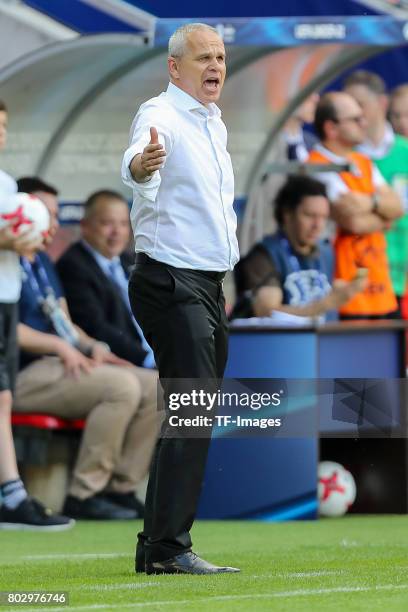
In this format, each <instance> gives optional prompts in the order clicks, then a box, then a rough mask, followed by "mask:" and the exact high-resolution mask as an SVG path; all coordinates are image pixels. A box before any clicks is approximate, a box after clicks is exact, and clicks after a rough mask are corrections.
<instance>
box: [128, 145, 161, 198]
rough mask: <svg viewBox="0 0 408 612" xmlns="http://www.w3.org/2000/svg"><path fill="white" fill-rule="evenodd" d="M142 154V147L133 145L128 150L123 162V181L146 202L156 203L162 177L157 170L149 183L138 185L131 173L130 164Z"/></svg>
mask: <svg viewBox="0 0 408 612" xmlns="http://www.w3.org/2000/svg"><path fill="white" fill-rule="evenodd" d="M139 153H141V151H140V147H138V146H136V145H133V146H131V147H129V148H128V149H127V151H126V152H125V154H124V156H123V162H122V180H123V182H124V183H125V185H128V186H129V187H132V189H134V190H135V191H136V192H137V193H138V194H139V195H141V196H142V198H145V199H146V200H150V201H151V202H155V201H156V196H157V192H158V191H159V187H160V183H161V177H160V172H159V171H158V170H156V172H154V173H153V174H152V176H151V178H150V180H149V181H145V182H144V183H138V182H137V181H135V179H134V178H133V176H132V173H131V172H130V167H129V166H130V164H131V161H132V159H133V158H134V157H135V155H138V154H139Z"/></svg>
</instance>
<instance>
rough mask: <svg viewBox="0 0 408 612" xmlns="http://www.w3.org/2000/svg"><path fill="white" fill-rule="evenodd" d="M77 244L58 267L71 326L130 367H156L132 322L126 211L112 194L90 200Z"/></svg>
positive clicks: (120, 199)
mask: <svg viewBox="0 0 408 612" xmlns="http://www.w3.org/2000/svg"><path fill="white" fill-rule="evenodd" d="M81 235H82V239H81V240H80V241H79V242H76V243H74V244H73V245H72V246H71V247H70V248H69V249H68V250H67V251H66V252H65V253H64V254H63V255H62V257H61V258H60V260H59V261H58V264H57V268H58V272H59V275H60V278H61V280H62V283H63V286H64V290H65V295H66V297H67V301H68V306H69V310H70V313H71V316H72V318H73V320H74V321H75V323H77V324H78V325H80V326H81V328H82V329H84V330H85V331H86V333H88V334H89V335H91V336H92V337H93V338H97V339H98V340H99V341H101V342H106V343H107V344H108V345H109V346H110V348H111V349H112V351H113V352H114V353H116V355H119V357H122V359H127V360H128V361H131V362H132V363H133V364H135V365H138V366H144V367H150V368H153V367H155V364H154V358H153V353H152V351H151V349H150V347H149V345H148V344H147V343H146V341H145V339H144V337H143V334H142V331H141V329H140V327H139V326H138V324H137V322H136V320H135V319H134V317H133V315H132V312H131V309H130V303H129V298H128V293H127V291H128V266H127V262H126V257H125V256H124V251H125V249H126V246H127V244H128V243H129V238H130V223H129V208H128V205H127V202H126V200H125V199H124V198H123V197H122V196H121V195H120V194H119V193H116V192H115V191H108V190H102V191H97V192H95V193H93V194H92V195H90V196H89V198H88V200H87V201H86V202H85V213H84V218H83V220H82V221H81Z"/></svg>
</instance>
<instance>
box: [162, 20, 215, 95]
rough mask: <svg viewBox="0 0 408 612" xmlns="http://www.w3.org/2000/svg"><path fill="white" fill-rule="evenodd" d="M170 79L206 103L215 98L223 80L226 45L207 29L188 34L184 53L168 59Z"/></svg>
mask: <svg viewBox="0 0 408 612" xmlns="http://www.w3.org/2000/svg"><path fill="white" fill-rule="evenodd" d="M168 65H169V72H170V77H171V81H172V82H173V83H174V84H175V85H177V86H178V87H180V89H182V90H183V91H185V92H186V93H188V94H190V96H192V97H193V98H195V99H196V100H198V101H199V102H201V104H204V105H205V106H206V105H208V104H210V103H211V102H217V100H218V99H219V97H220V94H221V90H222V87H223V85H224V81H225V73H226V66H225V48H224V43H223V42H222V40H221V38H220V37H219V36H218V34H216V33H215V32H211V31H209V30H195V31H194V32H191V33H190V34H189V36H188V41H187V44H186V49H185V52H184V55H182V56H181V57H177V58H172V57H169V60H168Z"/></svg>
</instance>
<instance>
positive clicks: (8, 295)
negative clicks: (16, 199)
mask: <svg viewBox="0 0 408 612" xmlns="http://www.w3.org/2000/svg"><path fill="white" fill-rule="evenodd" d="M16 192H17V183H16V182H15V180H14V179H13V178H11V176H9V175H8V174H6V173H5V172H3V170H0V214H1V212H2V209H3V210H5V208H3V207H4V206H6V204H5V201H7V199H8V198H9V197H10V196H11V195H13V194H14V193H16ZM7 212H9V210H7ZM20 290H21V269H20V260H19V257H18V255H17V253H15V252H14V251H6V250H4V249H0V302H4V303H6V304H13V303H15V302H18V299H19V297H20Z"/></svg>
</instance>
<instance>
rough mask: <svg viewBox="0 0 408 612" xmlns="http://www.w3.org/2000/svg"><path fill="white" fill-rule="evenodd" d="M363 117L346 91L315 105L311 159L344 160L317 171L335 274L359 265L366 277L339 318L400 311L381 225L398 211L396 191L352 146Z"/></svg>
mask: <svg viewBox="0 0 408 612" xmlns="http://www.w3.org/2000/svg"><path fill="white" fill-rule="evenodd" d="M365 127H366V124H365V119H364V116H363V113H362V111H361V108H360V106H359V105H358V104H357V102H356V101H355V100H354V99H353V98H352V97H351V96H350V95H348V94H346V93H344V92H330V93H327V94H325V95H324V96H323V97H322V98H321V100H320V102H319V104H318V106H317V109H316V116H315V130H316V134H317V136H318V137H319V139H320V143H319V144H318V145H316V146H315V148H314V149H313V150H312V151H311V153H310V156H309V162H310V163H316V164H326V163H333V164H348V165H349V169H348V170H347V171H345V172H340V173H335V172H321V173H317V176H318V178H319V180H321V181H322V182H324V183H325V184H326V187H327V193H328V196H329V199H330V202H331V204H332V207H331V211H332V213H331V216H332V218H333V219H334V221H336V223H337V227H338V230H337V236H336V239H335V243H334V247H335V256H336V265H335V277H336V278H341V279H344V280H346V281H350V280H352V279H353V278H355V277H356V276H358V274H359V273H361V272H359V269H361V268H364V269H365V270H367V276H368V283H367V285H366V288H365V289H364V291H362V292H361V293H358V294H357V295H355V296H354V297H353V298H352V299H351V300H350V301H349V302H347V303H346V304H344V305H343V306H342V307H341V308H340V316H341V318H342V319H380V318H395V317H396V316H398V306H397V301H396V298H395V295H394V292H393V289H392V284H391V279H390V273H389V266H388V260H387V253H386V242H385V237H384V230H385V229H388V228H389V227H390V226H391V224H392V222H393V221H394V220H395V219H397V218H398V217H400V216H401V215H402V205H401V202H400V199H399V197H398V195H397V194H396V193H395V192H394V191H393V190H392V189H391V188H390V187H389V186H388V185H387V184H386V182H385V180H384V179H383V177H382V176H381V174H380V172H379V170H378V169H377V168H376V167H375V166H374V165H373V164H372V162H371V160H370V159H369V158H368V157H366V156H365V155H362V154H361V153H357V152H356V151H354V150H353V148H354V147H355V146H356V145H358V144H360V143H361V142H363V141H364V138H365Z"/></svg>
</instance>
